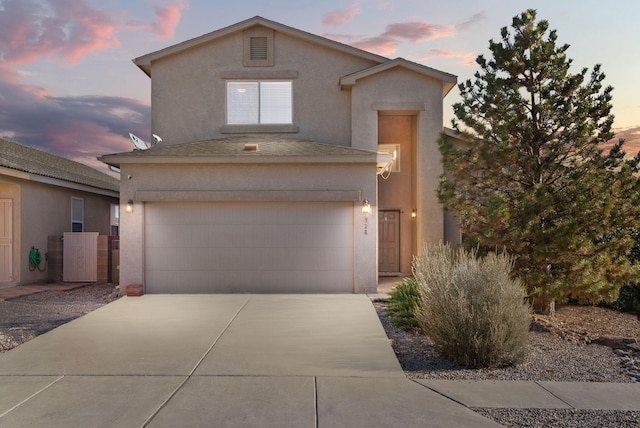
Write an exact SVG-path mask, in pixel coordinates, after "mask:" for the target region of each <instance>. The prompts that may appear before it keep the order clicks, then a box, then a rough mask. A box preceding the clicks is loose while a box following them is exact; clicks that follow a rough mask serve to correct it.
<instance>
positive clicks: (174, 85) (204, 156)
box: [100, 17, 456, 293]
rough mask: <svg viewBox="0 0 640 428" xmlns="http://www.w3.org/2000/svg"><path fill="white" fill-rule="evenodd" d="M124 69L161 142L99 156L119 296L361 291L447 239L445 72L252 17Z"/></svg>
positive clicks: (448, 80) (448, 84) (448, 85)
mask: <svg viewBox="0 0 640 428" xmlns="http://www.w3.org/2000/svg"><path fill="white" fill-rule="evenodd" d="M134 63H135V64H136V65H137V66H138V67H139V68H140V69H141V70H142V71H143V72H144V73H146V74H147V75H148V76H149V77H150V78H151V83H152V85H151V88H152V89H151V106H152V129H153V132H154V133H155V134H157V135H159V136H160V137H161V138H162V142H161V143H159V144H157V145H155V146H154V147H152V148H150V149H148V150H133V151H131V152H127V153H119V154H110V155H105V156H103V157H101V158H100V159H101V160H102V161H103V162H105V163H107V164H110V165H114V166H117V167H119V168H121V176H122V181H121V189H120V191H121V193H120V195H121V196H120V202H121V204H122V212H123V215H122V217H121V242H120V244H121V245H120V249H121V269H120V280H121V282H120V283H121V284H123V285H126V284H135V283H140V284H144V287H145V292H147V293H216V292H218V293H226V292H286V293H290V292H303V293H318V292H319V293H323V292H325V293H328V292H331V293H333V292H345V293H354V292H355V293H363V292H367V293H370V292H375V291H376V284H377V279H378V274H379V272H388V273H400V272H410V270H411V257H412V255H413V254H415V253H416V252H417V251H418V248H419V246H420V245H421V243H422V242H423V241H436V242H437V241H439V240H445V239H446V238H447V237H446V236H445V216H444V214H443V211H442V208H441V206H440V205H439V203H438V200H437V197H436V193H435V188H436V186H437V183H438V177H439V175H440V174H441V172H442V167H441V162H440V155H439V152H438V148H437V144H436V141H437V139H438V137H439V135H440V133H441V132H442V130H443V127H442V122H443V97H444V96H445V95H446V94H447V93H448V92H449V91H450V90H451V89H452V88H453V87H454V86H455V83H456V77H455V76H453V75H451V74H448V73H444V72H442V71H438V70H435V69H432V68H429V67H426V66H424V65H420V64H417V63H414V62H411V61H407V60H405V59H402V58H398V59H389V58H385V57H382V56H379V55H376V54H373V53H370V52H366V51H363V50H360V49H357V48H354V47H352V46H348V45H345V44H341V43H338V42H335V41H332V40H328V39H326V38H323V37H320V36H317V35H313V34H310V33H307V32H304V31H301V30H298V29H295V28H291V27H288V26H285V25H282V24H279V23H277V22H273V21H270V20H267V19H264V18H261V17H254V18H251V19H248V20H246V21H243V22H240V23H237V24H235V25H232V26H230V27H226V28H223V29H220V30H217V31H214V32H212V33H209V34H205V35H203V36H201V37H198V38H195V39H192V40H188V41H186V42H183V43H180V44H177V45H174V46H170V47H168V48H165V49H162V50H159V51H157V52H153V53H150V54H148V55H144V56H142V57H139V58H136V59H135V60H134ZM385 166H386V167H387V168H384V167H385ZM128 203H130V206H129V208H130V209H129V211H131V212H127V213H125V211H127V210H126V209H125V205H127V204H128Z"/></svg>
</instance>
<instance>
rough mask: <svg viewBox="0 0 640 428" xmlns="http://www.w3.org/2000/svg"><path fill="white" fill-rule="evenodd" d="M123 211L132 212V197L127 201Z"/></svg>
mask: <svg viewBox="0 0 640 428" xmlns="http://www.w3.org/2000/svg"><path fill="white" fill-rule="evenodd" d="M124 210H125V212H128V213H132V212H133V199H129V200H128V201H127V205H126V206H125V207H124Z"/></svg>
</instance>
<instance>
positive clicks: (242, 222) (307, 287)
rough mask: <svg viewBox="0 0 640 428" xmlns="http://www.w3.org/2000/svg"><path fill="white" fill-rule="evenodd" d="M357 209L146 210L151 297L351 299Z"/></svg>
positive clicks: (181, 205)
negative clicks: (267, 295) (296, 295)
mask: <svg viewBox="0 0 640 428" xmlns="http://www.w3.org/2000/svg"><path fill="white" fill-rule="evenodd" d="M353 265H354V255H353V203H352V202H147V203H146V204H145V285H146V292H147V293H352V292H353V277H354V276H353Z"/></svg>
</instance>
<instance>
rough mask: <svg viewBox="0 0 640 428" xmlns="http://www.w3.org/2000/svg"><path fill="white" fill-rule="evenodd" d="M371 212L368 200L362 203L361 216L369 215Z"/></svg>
mask: <svg viewBox="0 0 640 428" xmlns="http://www.w3.org/2000/svg"><path fill="white" fill-rule="evenodd" d="M370 212H371V204H370V203H369V199H365V200H364V201H362V214H369V213H370Z"/></svg>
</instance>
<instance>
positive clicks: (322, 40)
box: [133, 16, 457, 96]
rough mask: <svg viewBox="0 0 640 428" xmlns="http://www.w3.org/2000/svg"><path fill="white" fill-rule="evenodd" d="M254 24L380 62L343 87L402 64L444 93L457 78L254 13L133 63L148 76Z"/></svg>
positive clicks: (351, 77) (346, 81) (142, 57)
mask: <svg viewBox="0 0 640 428" xmlns="http://www.w3.org/2000/svg"><path fill="white" fill-rule="evenodd" d="M256 25H261V26H263V27H267V28H271V29H273V30H276V31H278V32H280V33H283V34H287V35H289V36H291V37H296V38H299V39H303V40H305V41H307V42H310V43H315V44H317V45H321V46H325V47H328V48H331V49H335V50H338V51H341V52H344V53H346V54H350V55H354V56H357V57H360V58H365V59H368V60H370V61H373V62H376V63H378V64H380V65H376V66H374V67H371V68H367V69H365V70H362V71H359V72H357V73H354V74H351V75H349V76H345V77H343V78H342V79H341V80H340V82H341V85H343V86H349V85H350V86H353V85H355V82H356V80H357V79H360V78H363V77H367V76H370V75H372V74H375V73H379V72H382V71H385V70H388V69H390V68H393V67H405V68H407V69H409V70H413V71H415V72H417V73H420V74H423V75H426V76H429V77H433V78H436V79H439V80H442V81H443V96H444V95H446V94H448V93H449V91H450V90H451V88H453V86H455V84H456V81H457V77H456V76H454V75H453V74H449V73H445V72H442V71H439V70H436V69H434V68H431V67H427V66H423V65H420V64H418V63H415V62H412V61H408V60H406V59H403V58H397V59H394V60H391V59H390V58H387V57H384V56H381V55H376V54H374V53H371V52H368V51H365V50H362V49H358V48H356V47H353V46H350V45H346V44H344V43H340V42H336V41H335V40H331V39H327V38H326V37H321V36H318V35H315V34H311V33H308V32H306V31H302V30H298V29H297V28H293V27H289V26H287V25H284V24H280V23H278V22H275V21H271V20H269V19H265V18H263V17H261V16H254V17H253V18H249V19H247V20H245V21H241V22H239V23H237V24H233V25H230V26H228V27H225V28H222V29H219V30H216V31H213V32H211V33H208V34H205V35H202V36H200V37H196V38H194V39H190V40H187V41H184V42H182V43H178V44H176V45H173V46H169V47H167V48H164V49H161V50H159V51H155V52H152V53H149V54H147V55H143V56H141V57H138V58H135V59H134V60H133V62H134V64H136V65H137V66H138V67H140V69H141V70H142V71H144V72H145V73H146V74H147V76H151V63H152V61H154V60H157V59H160V58H164V57H167V56H169V55H173V54H175V53H178V52H181V51H184V50H187V49H192V48H194V47H197V46H200V45H202V44H205V43H209V42H212V41H214V40H216V39H220V38H222V37H225V36H228V35H229V34H233V33H235V32H239V31H244V30H246V29H248V28H251V27H254V26H256ZM343 79H344V83H342V81H343ZM351 82H353V83H351Z"/></svg>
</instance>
